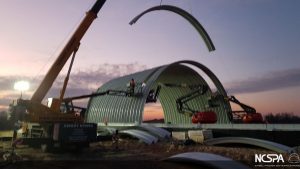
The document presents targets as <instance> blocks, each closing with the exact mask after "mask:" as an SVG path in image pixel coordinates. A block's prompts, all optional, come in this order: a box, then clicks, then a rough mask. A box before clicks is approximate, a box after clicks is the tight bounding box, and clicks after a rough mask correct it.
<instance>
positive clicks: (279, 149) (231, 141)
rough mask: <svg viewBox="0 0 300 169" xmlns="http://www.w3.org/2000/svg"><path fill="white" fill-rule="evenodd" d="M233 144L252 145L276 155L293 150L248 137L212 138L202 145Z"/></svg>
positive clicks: (278, 144)
mask: <svg viewBox="0 0 300 169" xmlns="http://www.w3.org/2000/svg"><path fill="white" fill-rule="evenodd" d="M235 143H237V144H247V145H254V146H258V147H262V148H265V149H268V150H272V151H275V152H277V153H291V152H293V150H294V149H293V148H291V147H289V146H286V145H283V144H280V143H275V142H272V141H268V140H262V139H256V138H248V137H219V138H212V139H209V140H206V141H204V144H206V145H219V144H221V145H222V144H235Z"/></svg>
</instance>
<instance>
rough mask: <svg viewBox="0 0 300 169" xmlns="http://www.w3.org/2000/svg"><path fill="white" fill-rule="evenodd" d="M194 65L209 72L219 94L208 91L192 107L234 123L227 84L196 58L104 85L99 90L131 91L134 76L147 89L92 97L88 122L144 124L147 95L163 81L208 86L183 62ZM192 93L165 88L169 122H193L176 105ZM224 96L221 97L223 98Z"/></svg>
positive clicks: (164, 104) (163, 95)
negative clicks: (180, 99)
mask: <svg viewBox="0 0 300 169" xmlns="http://www.w3.org/2000/svg"><path fill="white" fill-rule="evenodd" d="M183 63H184V64H190V65H194V66H196V67H198V68H199V69H201V70H202V71H203V72H205V73H206V74H207V75H208V76H209V77H210V78H211V80H212V81H213V83H214V84H215V86H216V87H217V94H216V93H212V91H211V89H210V88H209V89H208V91H207V92H206V93H205V94H203V95H202V96H200V97H197V98H195V99H193V100H191V101H190V102H189V106H190V107H191V108H192V109H195V110H199V111H206V110H210V111H214V112H216V113H217V117H218V121H217V123H230V118H231V114H230V112H231V107H230V104H229V102H228V101H226V100H224V97H227V94H226V91H225V90H224V87H223V86H222V84H221V83H220V81H219V80H218V79H217V77H216V76H215V75H214V74H213V73H212V72H211V71H210V70H209V69H208V68H206V67H205V66H204V65H202V64H200V63H197V62H193V61H179V62H175V63H173V64H170V65H164V66H161V67H156V68H153V69H149V70H145V71H142V72H138V73H134V74H131V75H127V76H123V77H120V78H116V79H113V80H111V81H109V82H107V83H106V84H104V85H103V86H101V87H100V88H99V89H98V90H97V92H103V91H106V90H110V89H113V90H123V91H126V90H127V86H126V85H127V83H128V82H129V81H130V80H131V79H132V78H134V79H135V81H136V82H137V83H142V82H145V83H146V87H144V88H143V89H141V88H136V89H135V92H138V91H141V95H140V96H134V97H126V96H116V95H113V96H112V95H104V96H99V97H94V98H91V99H90V101H89V105H88V109H87V113H86V119H87V121H88V122H94V123H103V122H104V121H106V120H107V121H108V123H123V124H124V123H136V124H140V123H141V122H142V118H143V111H144V105H145V102H146V98H147V95H148V93H149V91H150V90H151V89H155V88H156V86H157V85H158V84H159V83H174V84H183V83H184V84H187V85H199V84H201V85H207V86H208V84H207V83H206V81H205V80H204V79H203V78H202V77H201V76H200V75H199V74H198V73H197V72H196V71H195V70H193V69H192V68H190V67H188V66H186V65H182V64H183ZM189 92H191V89H189V88H180V87H175V88H174V87H172V88H171V87H162V89H161V92H160V95H159V100H160V102H161V104H162V108H163V110H164V117H165V122H167V123H171V124H190V123H191V117H189V116H186V115H183V114H180V113H179V112H178V110H177V108H176V99H177V98H179V97H181V96H183V95H185V94H187V93H189ZM219 96H221V97H219ZM211 98H214V100H213V102H214V104H216V105H217V106H216V107H209V106H208V102H209V99H211Z"/></svg>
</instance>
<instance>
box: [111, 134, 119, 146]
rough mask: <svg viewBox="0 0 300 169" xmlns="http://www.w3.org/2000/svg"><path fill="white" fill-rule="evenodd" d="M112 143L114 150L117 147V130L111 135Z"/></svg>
mask: <svg viewBox="0 0 300 169" xmlns="http://www.w3.org/2000/svg"><path fill="white" fill-rule="evenodd" d="M112 144H113V145H114V149H115V150H118V149H119V130H116V131H115V132H114V134H113V135H112Z"/></svg>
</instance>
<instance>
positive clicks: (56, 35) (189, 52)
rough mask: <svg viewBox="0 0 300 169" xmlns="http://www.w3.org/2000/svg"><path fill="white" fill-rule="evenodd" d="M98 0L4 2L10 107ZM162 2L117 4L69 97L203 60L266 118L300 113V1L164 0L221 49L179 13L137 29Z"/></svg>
mask: <svg viewBox="0 0 300 169" xmlns="http://www.w3.org/2000/svg"><path fill="white" fill-rule="evenodd" d="M94 2H95V0H72V1H70V0H51V1H41V0H26V1H22V0H1V1H0V20H1V26H0V58H1V62H0V110H5V109H6V108H7V105H8V104H9V103H10V102H11V101H12V100H13V99H16V98H18V97H20V92H17V91H15V90H14V89H13V85H14V82H15V81H18V80H27V81H29V82H30V83H31V86H30V90H29V91H27V92H25V93H24V95H23V96H24V98H30V97H31V95H32V93H33V91H34V90H35V89H36V88H37V86H38V84H39V83H40V81H41V79H42V77H43V75H44V74H45V73H46V72H47V70H48V69H49V67H50V66H51V64H52V63H53V62H54V60H55V59H56V57H57V55H58V53H59V52H60V51H61V49H62V48H63V47H64V44H65V43H66V41H67V40H68V38H69V37H70V35H71V34H72V33H73V31H74V30H75V29H76V27H77V26H78V24H79V23H80V21H81V20H82V18H83V17H84V16H85V12H86V11H88V10H89V9H90V7H91V6H92V5H93V4H94ZM159 4H160V0H108V1H107V2H106V3H105V4H104V6H103V8H102V9H101V10H100V12H99V14H98V18H97V19H96V20H95V21H94V23H93V24H92V25H91V27H90V29H89V30H88V31H87V33H86V34H85V36H84V37H83V39H82V41H81V46H80V49H79V51H78V53H77V56H76V60H75V63H74V66H73V70H72V75H71V77H70V85H69V86H68V87H69V88H68V90H67V93H66V95H67V96H74V95H79V94H87V93H91V92H93V91H95V90H96V89H97V88H98V87H99V86H100V85H102V84H103V83H105V82H106V81H108V80H110V79H112V78H115V77H119V76H122V75H126V74H129V73H133V72H136V71H140V70H144V69H147V68H152V67H156V66H160V65H164V64H168V63H172V62H175V61H178V60H194V61H197V62H200V63H202V64H204V65H206V66H207V67H208V68H209V69H210V70H212V71H213V72H214V73H215V74H216V75H217V77H218V78H219V79H220V81H221V82H222V83H223V85H224V87H225V89H226V90H227V91H228V93H229V95H235V96H236V97H237V98H238V99H239V100H241V101H242V102H245V103H247V104H249V105H251V106H253V107H255V108H256V109H257V111H258V112H262V113H268V112H274V113H279V112H294V113H295V114H298V115H300V104H299V103H300V102H299V101H300V56H299V54H300V31H299V30H300V19H299V18H300V10H299V7H300V1H299V0H286V1H282V0H251V1H244V0H227V1H223V0H163V1H162V4H168V5H174V6H177V7H180V8H182V9H184V10H186V11H187V12H189V13H191V14H192V15H193V16H194V17H195V18H197V19H198V21H199V22H200V23H201V24H202V26H203V27H204V28H205V29H206V31H207V32H208V34H209V35H210V37H211V39H212V41H213V43H214V45H215V47H216V51H213V52H208V49H207V48H206V46H205V44H204V42H203V40H202V39H201V38H200V36H199V35H198V33H197V32H196V30H195V29H194V28H193V27H192V26H191V25H190V24H189V23H188V22H187V21H186V20H184V19H183V18H182V17H180V16H179V15H177V14H175V13H171V12H167V11H156V12H152V13H149V14H146V15H145V16H143V17H142V18H141V19H140V20H139V21H138V22H137V23H136V24H135V25H133V26H130V25H129V24H128V23H129V21H130V20H131V19H132V18H134V17H135V16H136V15H138V14H139V13H141V12H142V11H144V10H146V9H148V8H150V7H153V6H156V5H159ZM66 67H67V66H66ZM66 70H67V69H66V68H65V69H64V70H63V72H62V74H65V72H66ZM61 83H62V78H59V80H58V81H57V82H56V83H55V84H54V86H53V88H52V89H51V91H50V92H49V94H48V96H52V97H53V96H54V97H57V96H58V93H59V89H60V88H61ZM48 96H47V97H48ZM154 107H155V106H154ZM155 109H157V107H155Z"/></svg>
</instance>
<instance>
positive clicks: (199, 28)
mask: <svg viewBox="0 0 300 169" xmlns="http://www.w3.org/2000/svg"><path fill="white" fill-rule="evenodd" d="M156 10H167V11H171V12H174V13H176V14H179V15H180V16H182V17H183V18H185V19H186V20H188V21H189V22H190V24H192V25H193V26H194V28H195V29H196V30H197V32H198V33H199V34H200V36H201V37H202V39H203V40H204V42H205V44H206V46H207V48H208V50H209V51H210V52H211V51H214V50H216V48H215V46H214V44H213V42H212V40H211V39H210V37H209V35H208V33H207V32H206V31H205V29H204V28H203V26H202V25H201V24H200V23H199V22H198V20H197V19H196V18H194V17H193V16H192V15H191V14H189V13H188V12H186V11H185V10H182V9H180V8H178V7H175V6H171V5H160V6H155V7H152V8H149V9H147V10H145V11H144V12H142V13H141V14H139V15H137V16H136V17H135V18H133V19H132V20H131V21H130V22H129V24H130V25H133V24H134V23H136V22H137V21H138V20H139V19H140V18H141V17H142V16H143V15H144V14H146V13H148V12H152V11H156Z"/></svg>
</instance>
